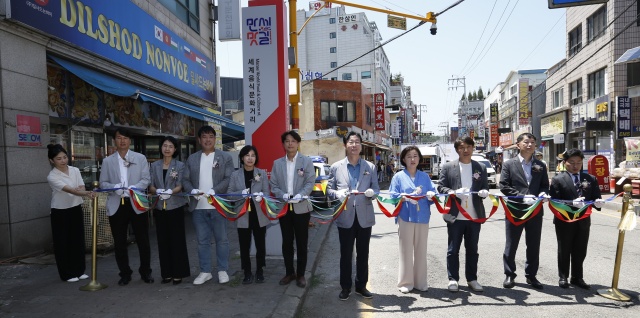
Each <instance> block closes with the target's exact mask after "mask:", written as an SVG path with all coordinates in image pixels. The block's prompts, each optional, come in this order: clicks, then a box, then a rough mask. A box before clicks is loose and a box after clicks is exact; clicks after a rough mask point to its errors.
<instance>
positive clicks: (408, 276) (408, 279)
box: [389, 146, 436, 294]
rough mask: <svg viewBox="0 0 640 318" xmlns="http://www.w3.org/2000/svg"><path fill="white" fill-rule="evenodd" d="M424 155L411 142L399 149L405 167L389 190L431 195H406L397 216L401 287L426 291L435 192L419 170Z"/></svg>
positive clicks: (396, 194)
mask: <svg viewBox="0 0 640 318" xmlns="http://www.w3.org/2000/svg"><path fill="white" fill-rule="evenodd" d="M421 158H422V153H421V152H420V149H418V147H416V146H408V147H406V148H404V149H402V152H400V164H402V165H403V166H404V167H405V169H404V170H402V171H400V172H399V173H397V174H396V175H394V176H393V178H392V179H391V184H390V185H389V194H390V196H391V197H392V198H398V197H400V196H402V195H403V194H410V195H424V193H427V195H430V197H429V198H428V199H429V200H427V199H426V198H425V199H420V200H413V199H410V198H406V197H403V200H404V202H403V203H402V207H401V208H400V213H399V214H398V217H396V223H397V224H398V242H399V244H398V245H399V246H398V248H399V250H400V253H399V254H400V255H399V257H398V261H399V263H398V285H397V287H398V290H399V291H400V292H401V293H403V294H406V293H408V292H410V291H411V290H413V289H414V288H415V289H417V290H419V291H422V292H426V291H427V290H429V284H428V282H427V271H428V267H427V239H428V238H429V220H430V218H431V210H430V206H431V204H433V202H432V201H431V200H430V199H431V197H433V195H434V194H435V191H436V190H435V188H434V187H433V183H432V182H431V178H429V175H428V174H426V173H425V172H424V171H420V170H418V164H419V163H420V159H421Z"/></svg>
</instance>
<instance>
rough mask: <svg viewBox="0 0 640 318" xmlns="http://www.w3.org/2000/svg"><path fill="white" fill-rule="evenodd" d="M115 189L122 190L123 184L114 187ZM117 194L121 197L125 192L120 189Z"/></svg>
mask: <svg viewBox="0 0 640 318" xmlns="http://www.w3.org/2000/svg"><path fill="white" fill-rule="evenodd" d="M113 187H114V188H115V189H118V188H122V183H118V184H116V185H114V186H113ZM115 192H116V194H117V195H120V196H121V195H123V194H124V190H122V189H118V190H116V191H115Z"/></svg>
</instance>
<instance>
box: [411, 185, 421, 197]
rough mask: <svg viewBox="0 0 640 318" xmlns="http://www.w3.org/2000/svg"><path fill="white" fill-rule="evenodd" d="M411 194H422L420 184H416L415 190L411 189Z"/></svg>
mask: <svg viewBox="0 0 640 318" xmlns="http://www.w3.org/2000/svg"><path fill="white" fill-rule="evenodd" d="M413 194H414V195H421V194H422V186H418V187H417V188H416V189H415V190H413Z"/></svg>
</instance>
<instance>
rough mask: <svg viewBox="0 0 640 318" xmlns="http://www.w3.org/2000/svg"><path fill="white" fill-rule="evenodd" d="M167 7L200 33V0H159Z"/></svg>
mask: <svg viewBox="0 0 640 318" xmlns="http://www.w3.org/2000/svg"><path fill="white" fill-rule="evenodd" d="M158 2H160V3H161V4H162V5H163V6H164V7H165V8H167V9H169V11H171V12H172V13H173V14H175V15H176V17H178V19H180V21H182V22H184V23H185V24H186V25H188V26H189V27H190V28H191V29H193V30H194V31H196V32H198V33H200V12H199V10H198V0H158Z"/></svg>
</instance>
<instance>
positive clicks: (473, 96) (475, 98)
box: [471, 91, 478, 100]
mask: <svg viewBox="0 0 640 318" xmlns="http://www.w3.org/2000/svg"><path fill="white" fill-rule="evenodd" d="M471 97H472V98H473V100H478V94H476V92H475V91H474V92H473V94H472V95H471Z"/></svg>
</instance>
